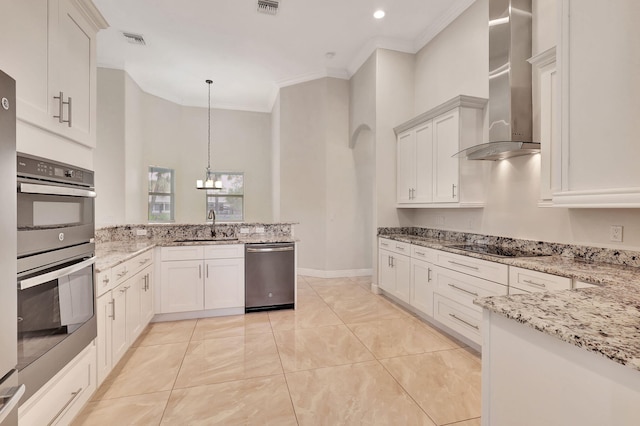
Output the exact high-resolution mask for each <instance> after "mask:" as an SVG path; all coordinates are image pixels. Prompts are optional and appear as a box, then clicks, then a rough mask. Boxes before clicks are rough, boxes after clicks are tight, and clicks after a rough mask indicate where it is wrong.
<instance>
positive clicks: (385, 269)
mask: <svg viewBox="0 0 640 426" xmlns="http://www.w3.org/2000/svg"><path fill="white" fill-rule="evenodd" d="M378 265H379V268H380V280H379V283H378V284H379V285H380V287H381V288H382V289H383V290H384V291H386V292H388V293H389V294H391V295H393V296H395V297H397V298H398V299H400V300H402V301H403V302H407V303H409V300H410V298H411V258H410V257H409V256H405V255H402V254H397V253H394V252H391V251H387V250H380V256H379V263H378Z"/></svg>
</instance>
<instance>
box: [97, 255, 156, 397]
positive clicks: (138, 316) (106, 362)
mask: <svg viewBox="0 0 640 426" xmlns="http://www.w3.org/2000/svg"><path fill="white" fill-rule="evenodd" d="M152 256H153V254H152V252H147V253H144V254H141V255H139V256H137V257H135V258H133V259H131V260H129V261H127V262H125V264H122V265H118V266H117V267H114V268H113V271H112V272H114V271H118V272H116V273H115V276H116V277H119V278H116V279H115V280H111V282H112V283H113V285H114V287H112V288H109V287H108V286H107V285H106V284H105V282H104V281H101V280H99V281H98V285H99V286H100V287H99V290H98V291H97V296H98V298H97V300H96V320H97V326H98V334H97V338H96V350H97V383H98V385H100V384H101V383H102V382H103V381H104V379H105V378H106V377H107V376H108V375H109V373H110V372H111V370H112V369H113V367H115V366H116V364H118V362H119V361H120V359H122V356H123V355H124V354H125V352H126V351H127V350H128V349H129V348H130V347H131V345H132V344H133V342H135V340H136V339H137V338H138V337H139V336H140V334H141V333H142V331H143V330H144V328H145V327H146V326H147V324H149V321H150V320H151V318H152V317H153V313H154V306H153V280H152V276H153V266H152V265H153V257H152ZM123 271H127V272H126V273H123ZM100 274H103V272H101V273H100ZM99 276H100V275H99ZM112 276H113V274H112Z"/></svg>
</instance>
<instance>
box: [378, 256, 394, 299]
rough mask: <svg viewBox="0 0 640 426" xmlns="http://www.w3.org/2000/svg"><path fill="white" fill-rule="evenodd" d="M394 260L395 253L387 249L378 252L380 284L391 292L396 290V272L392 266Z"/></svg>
mask: <svg viewBox="0 0 640 426" xmlns="http://www.w3.org/2000/svg"><path fill="white" fill-rule="evenodd" d="M392 261H393V253H391V252H389V251H386V250H380V251H379V252H378V286H379V287H380V288H382V289H383V290H384V291H388V292H389V293H395V291H396V273H395V271H394V270H393V266H391V262H392Z"/></svg>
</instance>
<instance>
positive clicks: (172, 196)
mask: <svg viewBox="0 0 640 426" xmlns="http://www.w3.org/2000/svg"><path fill="white" fill-rule="evenodd" d="M166 172H170V173H171V192H169V193H167V192H152V191H151V190H150V189H151V188H150V187H151V185H150V183H151V180H150V178H149V176H150V175H151V173H166ZM152 196H161V197H169V199H170V203H169V204H170V213H169V220H159V219H154V220H152V219H151V204H152V203H151V201H150V200H149V198H150V197H152ZM175 221H176V170H175V169H172V168H169V167H160V166H149V168H148V172H147V222H148V223H174V222H175Z"/></svg>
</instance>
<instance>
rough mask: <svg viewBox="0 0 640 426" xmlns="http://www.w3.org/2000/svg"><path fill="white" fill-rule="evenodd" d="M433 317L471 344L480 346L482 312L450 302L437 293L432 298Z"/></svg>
mask: <svg viewBox="0 0 640 426" xmlns="http://www.w3.org/2000/svg"><path fill="white" fill-rule="evenodd" d="M433 301H434V308H433V317H434V318H435V320H436V321H438V322H439V323H441V324H443V325H445V326H447V327H449V328H450V329H451V330H453V331H456V332H458V333H459V334H461V335H462V336H464V337H466V338H467V339H469V340H471V341H472V342H474V343H476V344H478V345H481V344H482V335H481V334H480V332H481V327H482V310H480V311H478V310H477V309H474V308H473V307H471V306H469V305H467V304H462V303H460V302H456V301H455V300H451V299H449V298H448V297H444V296H442V295H440V294H438V293H436V294H435V295H434V296H433Z"/></svg>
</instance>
